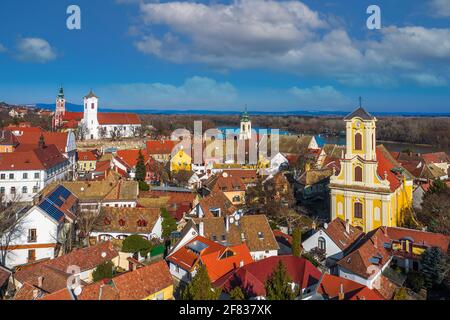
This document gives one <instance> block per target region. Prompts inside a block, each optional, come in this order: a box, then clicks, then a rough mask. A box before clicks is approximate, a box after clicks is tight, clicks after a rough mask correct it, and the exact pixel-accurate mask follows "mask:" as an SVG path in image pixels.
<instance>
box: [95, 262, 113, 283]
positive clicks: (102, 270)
mask: <svg viewBox="0 0 450 320" xmlns="http://www.w3.org/2000/svg"><path fill="white" fill-rule="evenodd" d="M113 267H114V265H113V263H112V262H111V261H105V262H103V263H102V264H100V265H98V266H97V268H95V270H94V271H93V272H92V278H93V280H94V282H97V281H100V280H103V279H111V278H112V277H113Z"/></svg>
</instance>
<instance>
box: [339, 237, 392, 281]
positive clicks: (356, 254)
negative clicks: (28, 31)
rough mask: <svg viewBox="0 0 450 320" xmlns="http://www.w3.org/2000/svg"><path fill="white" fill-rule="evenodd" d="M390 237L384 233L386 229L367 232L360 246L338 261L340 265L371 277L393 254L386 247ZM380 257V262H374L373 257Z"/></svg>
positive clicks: (360, 274) (367, 277)
mask: <svg viewBox="0 0 450 320" xmlns="http://www.w3.org/2000/svg"><path fill="white" fill-rule="evenodd" d="M385 243H390V239H389V238H388V237H387V235H385V234H384V229H382V228H378V229H375V230H373V231H371V232H369V233H367V234H366V235H365V237H364V239H362V240H361V241H360V242H359V243H358V246H357V247H356V248H355V249H354V250H352V251H351V252H350V253H349V254H348V255H346V256H345V257H343V258H342V259H341V260H339V261H338V263H337V264H338V265H339V266H341V267H342V268H344V269H346V270H348V271H351V272H352V273H354V274H357V275H359V276H361V277H363V278H365V279H369V278H370V277H371V276H372V274H373V273H374V272H375V268H376V267H378V268H380V269H381V268H382V266H384V265H385V264H386V263H388V262H389V261H390V258H391V254H390V253H389V251H388V250H387V249H386V248H385V246H384V245H385ZM375 257H378V258H379V260H378V259H377V260H378V261H379V262H378V263H374V262H373V261H372V259H373V258H375Z"/></svg>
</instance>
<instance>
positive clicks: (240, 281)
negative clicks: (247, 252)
mask: <svg viewBox="0 0 450 320" xmlns="http://www.w3.org/2000/svg"><path fill="white" fill-rule="evenodd" d="M280 261H281V262H282V263H283V264H284V265H285V266H286V270H287V274H288V276H289V278H290V279H291V280H292V281H293V282H294V283H296V284H298V285H299V286H300V287H301V288H302V289H305V288H307V287H309V286H312V285H314V284H316V283H318V282H319V280H320V278H321V275H322V273H321V272H320V271H319V270H318V269H317V268H316V267H314V265H313V264H312V263H311V262H309V261H308V260H306V259H304V258H299V257H294V256H273V257H269V258H266V259H262V260H259V261H256V262H253V263H250V264H248V265H245V266H243V267H241V268H239V269H238V270H236V271H233V272H231V273H229V274H227V275H225V276H224V277H222V278H220V279H218V280H217V281H216V282H214V286H216V287H221V288H222V289H223V290H224V291H225V292H228V293H229V292H230V291H231V290H232V289H233V288H235V287H236V286H239V287H241V288H242V289H243V290H244V291H246V292H247V294H249V295H250V296H252V297H255V296H265V295H266V289H265V282H266V280H267V279H268V278H269V277H270V275H271V274H272V272H273V271H274V270H275V268H276V267H277V266H278V264H279V263H280Z"/></svg>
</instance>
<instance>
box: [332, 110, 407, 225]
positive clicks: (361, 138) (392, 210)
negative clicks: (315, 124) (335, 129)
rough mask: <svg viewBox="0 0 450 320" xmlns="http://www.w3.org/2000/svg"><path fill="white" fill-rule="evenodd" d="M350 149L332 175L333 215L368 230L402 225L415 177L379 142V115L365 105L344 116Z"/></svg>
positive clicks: (347, 147) (347, 148)
mask: <svg viewBox="0 0 450 320" xmlns="http://www.w3.org/2000/svg"><path fill="white" fill-rule="evenodd" d="M344 121H345V123H346V151H345V154H344V155H343V158H342V159H341V170H340V172H339V173H337V174H336V173H334V174H333V175H332V176H331V178H330V185H329V187H330V195H331V219H332V220H334V219H336V218H341V219H343V220H344V221H349V222H350V223H351V224H352V225H354V226H356V227H359V228H361V229H362V230H363V231H364V232H368V231H371V230H373V229H376V228H378V227H380V226H388V227H395V226H401V224H402V221H403V213H404V210H406V209H408V208H410V206H411V204H412V188H413V181H412V178H411V176H410V175H409V174H408V172H407V171H406V170H404V169H403V168H401V166H400V165H399V164H398V163H397V162H396V161H395V160H394V159H393V158H392V156H391V155H390V154H389V152H388V151H387V150H386V148H385V147H384V146H378V147H377V146H376V122H377V119H376V118H375V117H373V116H372V115H370V114H369V113H368V112H367V111H365V110H364V109H363V108H362V107H360V108H358V109H356V110H355V111H354V112H352V113H351V114H350V115H348V116H347V117H345V118H344Z"/></svg>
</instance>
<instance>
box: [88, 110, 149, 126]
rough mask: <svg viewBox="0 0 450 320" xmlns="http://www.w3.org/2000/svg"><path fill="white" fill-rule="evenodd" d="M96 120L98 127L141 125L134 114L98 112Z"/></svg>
mask: <svg viewBox="0 0 450 320" xmlns="http://www.w3.org/2000/svg"><path fill="white" fill-rule="evenodd" d="M97 120H98V123H99V124H100V125H114V124H117V125H125V124H128V125H129V124H135V125H140V124H141V119H140V118H139V116H138V115H137V114H135V113H123V112H121V113H120V112H99V113H98V114H97Z"/></svg>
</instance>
